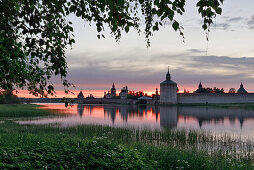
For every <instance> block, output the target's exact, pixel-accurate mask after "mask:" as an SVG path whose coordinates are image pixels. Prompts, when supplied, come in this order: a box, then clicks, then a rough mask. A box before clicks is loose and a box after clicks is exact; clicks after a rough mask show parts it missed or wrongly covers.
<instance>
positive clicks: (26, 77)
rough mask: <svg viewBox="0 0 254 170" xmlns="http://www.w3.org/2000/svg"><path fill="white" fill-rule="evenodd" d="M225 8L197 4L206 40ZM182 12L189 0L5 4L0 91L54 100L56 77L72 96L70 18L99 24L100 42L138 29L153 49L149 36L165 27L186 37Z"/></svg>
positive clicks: (7, 0) (23, 0)
mask: <svg viewBox="0 0 254 170" xmlns="http://www.w3.org/2000/svg"><path fill="white" fill-rule="evenodd" d="M222 3H223V0H198V2H197V4H196V6H197V8H198V12H199V13H200V14H201V17H202V19H203V24H202V27H203V29H204V30H205V32H206V33H207V38H208V33H209V27H210V25H211V24H212V23H213V19H214V18H215V17H216V15H217V14H221V12H222V9H221V6H222ZM184 12H185V0H161V1H159V0H155V1H152V0H105V1H104V0H103V1H102V0H89V1H88V0H42V1H36V0H1V1H0V78H1V80H0V89H8V90H12V89H14V88H16V87H17V88H24V87H27V88H28V90H29V91H30V92H31V93H33V94H34V95H38V94H40V95H42V96H47V94H51V95H53V94H54V93H55V91H54V87H53V84H52V83H51V81H50V79H51V77H52V75H56V76H60V77H61V80H62V84H63V86H64V87H65V88H66V92H68V87H69V86H71V84H70V83H69V82H68V81H67V80H66V76H67V63H66V59H65V58H66V57H65V50H66V48H67V47H68V46H72V45H73V43H75V40H74V35H73V27H72V23H71V22H70V21H69V20H68V16H69V15H75V16H77V17H80V18H82V19H83V20H84V21H85V22H87V23H95V25H96V29H97V32H98V35H97V37H98V38H101V37H103V38H104V35H103V33H102V32H103V31H104V28H105V27H108V28H109V29H110V30H111V34H112V36H114V37H115V39H116V41H119V40H120V38H121V35H122V31H125V32H126V33H128V32H129V30H130V29H135V30H137V32H138V33H139V34H140V33H144V34H145V38H146V43H147V46H150V40H149V37H150V36H152V35H153V32H154V31H158V30H159V29H160V28H161V26H164V25H165V26H168V25H170V26H172V28H173V29H174V30H175V31H178V32H179V33H180V35H181V36H183V37H184V35H183V27H182V26H180V24H179V23H178V21H177V20H176V19H175V18H176V16H177V15H182V14H183V13H184ZM167 21H168V22H167ZM165 22H167V24H164V23H165ZM143 23H145V27H144V30H142V29H143V26H142V27H141V25H143ZM168 23H170V24H168Z"/></svg>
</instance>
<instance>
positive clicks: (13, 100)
mask: <svg viewBox="0 0 254 170" xmlns="http://www.w3.org/2000/svg"><path fill="white" fill-rule="evenodd" d="M19 103H20V100H19V98H18V96H16V95H14V94H13V92H12V91H11V90H5V91H3V92H0V104H19Z"/></svg>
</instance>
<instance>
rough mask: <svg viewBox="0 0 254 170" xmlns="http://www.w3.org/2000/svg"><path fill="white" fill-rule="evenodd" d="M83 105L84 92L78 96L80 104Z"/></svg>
mask: <svg viewBox="0 0 254 170" xmlns="http://www.w3.org/2000/svg"><path fill="white" fill-rule="evenodd" d="M82 103H84V95H83V93H82V91H80V92H79V94H78V104H82Z"/></svg>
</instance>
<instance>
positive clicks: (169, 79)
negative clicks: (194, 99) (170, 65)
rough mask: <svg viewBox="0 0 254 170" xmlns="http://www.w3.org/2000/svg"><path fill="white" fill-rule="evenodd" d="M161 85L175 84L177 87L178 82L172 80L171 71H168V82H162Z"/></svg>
mask: <svg viewBox="0 0 254 170" xmlns="http://www.w3.org/2000/svg"><path fill="white" fill-rule="evenodd" d="M161 84H175V85H176V84H177V83H176V82H174V81H172V80H171V75H170V73H169V69H168V72H167V74H166V80H165V81H163V82H161Z"/></svg>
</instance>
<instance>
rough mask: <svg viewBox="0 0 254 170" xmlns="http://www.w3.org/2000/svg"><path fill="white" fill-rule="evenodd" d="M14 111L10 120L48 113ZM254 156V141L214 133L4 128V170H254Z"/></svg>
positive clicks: (0, 140)
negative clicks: (27, 114) (26, 115)
mask: <svg viewBox="0 0 254 170" xmlns="http://www.w3.org/2000/svg"><path fill="white" fill-rule="evenodd" d="M13 106H14V107H12V109H10V110H8V109H7V108H5V109H7V110H8V111H7V113H5V114H9V117H16V118H18V117H23V114H25V113H27V112H25V110H26V111H27V110H29V109H30V110H31V112H30V113H32V114H31V115H33V116H35V115H37V116H38V115H45V114H47V113H46V112H44V113H43V112H40V111H41V110H39V109H36V108H35V107H36V106H33V105H30V106H24V105H21V106H15V105H13ZM27 107H28V108H27ZM2 108H4V106H2ZM14 108H15V109H14ZM22 109H23V111H22ZM2 110H4V109H2ZM19 110H21V113H15V112H19ZM0 113H3V111H1V112H0ZM49 114H50V113H49ZM0 118H1V117H0ZM0 120H1V119H0ZM253 154H254V144H253V142H251V141H247V140H242V139H240V138H235V137H232V136H229V135H226V134H225V135H221V136H217V135H215V134H212V133H210V132H196V131H184V130H180V131H177V130H149V129H134V128H116V127H109V126H100V125H79V126H75V127H60V126H58V125H57V124H48V125H21V124H18V123H16V120H15V121H13V120H12V119H3V120H2V122H1V124H0V169H80V168H85V169H254V165H253V161H254V160H253V156H254V155H253Z"/></svg>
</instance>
